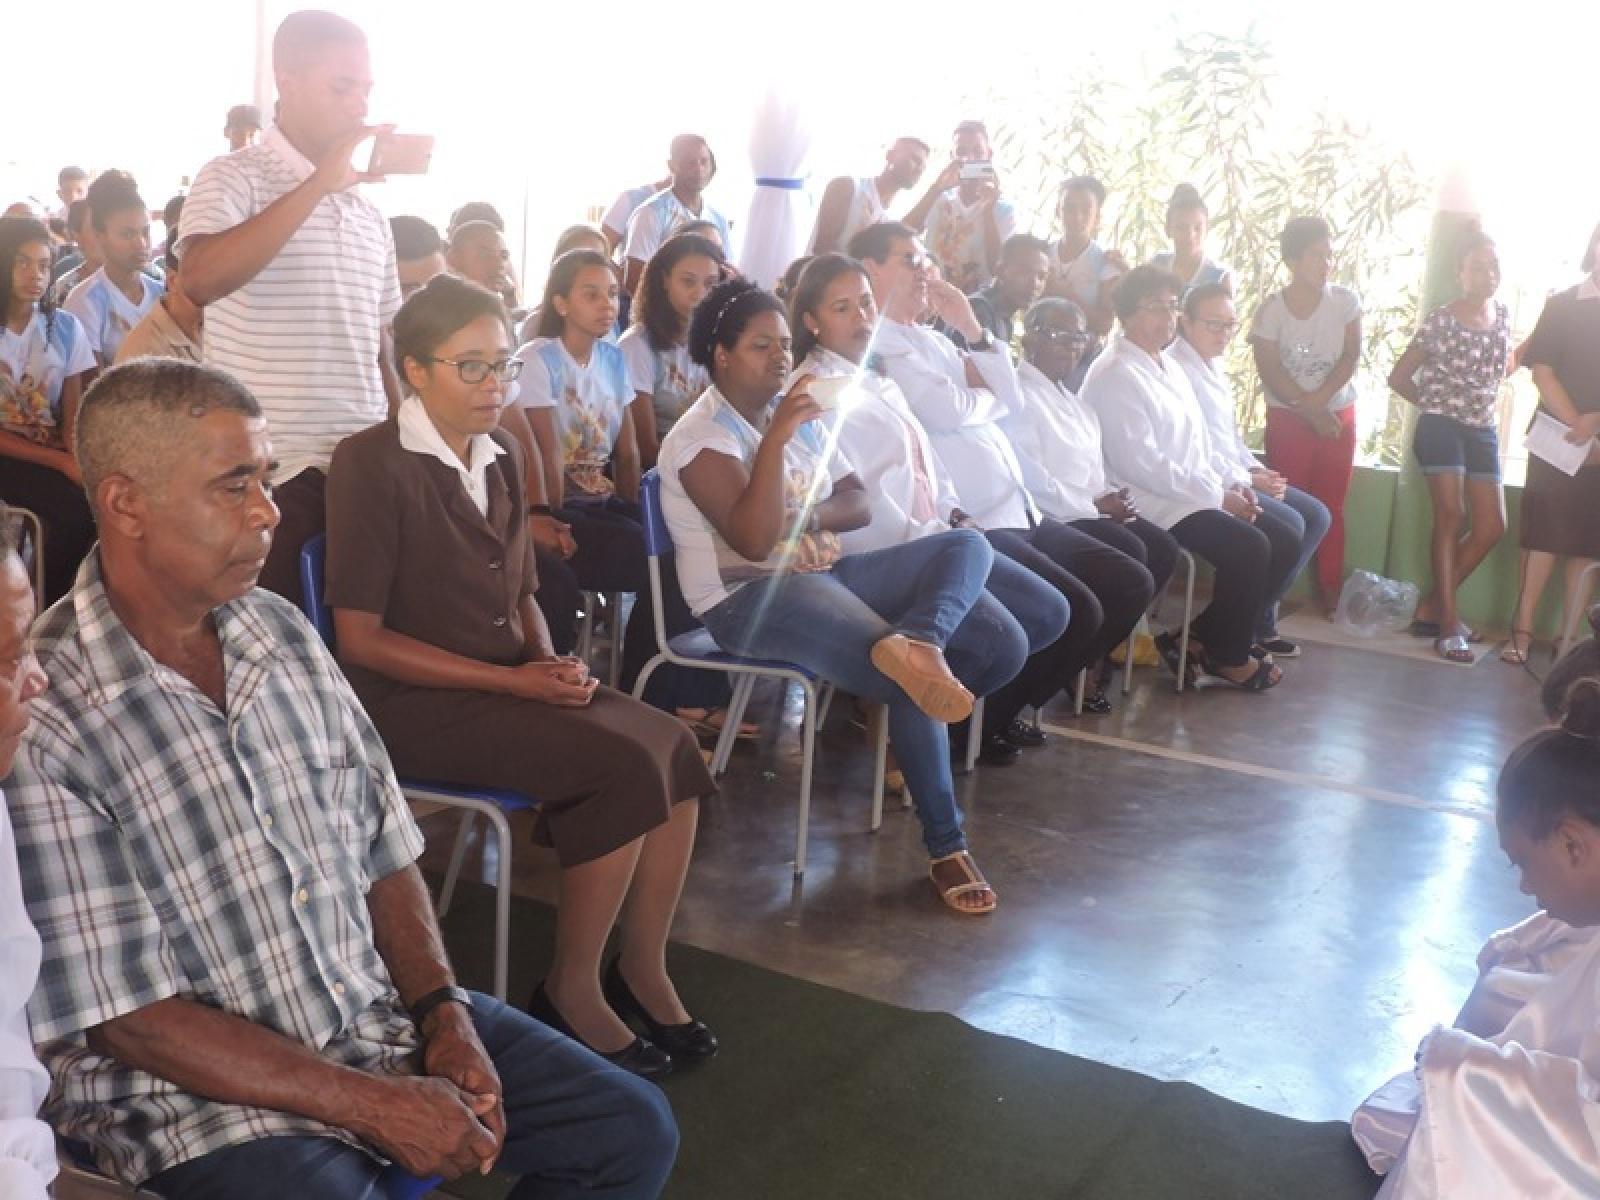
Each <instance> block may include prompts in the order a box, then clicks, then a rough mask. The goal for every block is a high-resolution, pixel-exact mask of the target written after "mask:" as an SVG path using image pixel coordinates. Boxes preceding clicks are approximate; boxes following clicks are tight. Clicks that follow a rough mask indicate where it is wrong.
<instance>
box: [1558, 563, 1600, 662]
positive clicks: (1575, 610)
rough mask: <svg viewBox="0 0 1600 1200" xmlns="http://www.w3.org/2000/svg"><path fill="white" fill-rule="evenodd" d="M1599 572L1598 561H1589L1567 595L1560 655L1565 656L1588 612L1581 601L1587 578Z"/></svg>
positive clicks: (1587, 587)
mask: <svg viewBox="0 0 1600 1200" xmlns="http://www.w3.org/2000/svg"><path fill="white" fill-rule="evenodd" d="M1596 574H1600V563H1590V564H1589V565H1588V566H1587V567H1585V568H1584V569H1583V570H1582V572H1581V573H1579V575H1578V582H1577V586H1576V587H1575V588H1574V589H1573V592H1572V595H1570V596H1568V597H1567V624H1566V628H1565V629H1563V630H1562V631H1561V657H1565V655H1566V653H1567V651H1568V650H1571V649H1572V643H1573V642H1575V641H1577V640H1578V629H1579V628H1580V627H1581V626H1582V624H1583V618H1584V615H1585V614H1586V613H1587V612H1588V605H1586V604H1584V603H1582V600H1583V597H1584V594H1585V593H1586V592H1587V591H1588V590H1589V580H1590V578H1591V577H1593V576H1594V575H1596Z"/></svg>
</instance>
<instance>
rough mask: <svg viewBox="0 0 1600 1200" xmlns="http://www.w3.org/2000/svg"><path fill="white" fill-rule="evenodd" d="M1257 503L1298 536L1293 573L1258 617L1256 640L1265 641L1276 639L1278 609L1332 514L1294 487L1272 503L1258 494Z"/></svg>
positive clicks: (1313, 552)
mask: <svg viewBox="0 0 1600 1200" xmlns="http://www.w3.org/2000/svg"><path fill="white" fill-rule="evenodd" d="M1256 500H1257V501H1258V502H1259V503H1260V505H1261V508H1262V511H1264V512H1268V513H1271V514H1272V515H1273V516H1275V517H1277V518H1278V519H1279V520H1280V521H1282V522H1284V524H1286V525H1289V526H1290V527H1291V528H1293V529H1294V530H1295V531H1296V532H1297V533H1299V535H1300V555H1299V557H1298V558H1296V559H1295V563H1294V569H1293V570H1291V571H1290V572H1289V576H1288V578H1287V579H1284V580H1283V581H1282V582H1281V583H1279V584H1278V585H1277V586H1276V587H1274V588H1273V589H1272V591H1271V592H1269V593H1268V594H1267V606H1266V608H1264V609H1263V610H1262V613H1261V627H1260V628H1259V629H1257V630H1256V640H1257V641H1265V640H1270V639H1272V638H1275V637H1277V636H1278V605H1279V604H1280V603H1281V602H1282V601H1283V598H1284V597H1285V596H1287V595H1288V594H1289V589H1290V588H1291V587H1293V586H1294V581H1295V580H1296V579H1299V578H1300V572H1302V571H1304V570H1305V569H1306V564H1307V563H1309V562H1310V561H1311V559H1312V557H1313V556H1314V555H1315V554H1316V552H1317V547H1318V546H1320V545H1321V544H1322V539H1323V538H1324V537H1326V536H1327V533H1328V526H1330V525H1331V524H1333V514H1332V513H1330V512H1329V511H1328V506H1327V505H1326V504H1324V503H1323V502H1322V501H1321V500H1318V499H1317V498H1316V497H1315V496H1313V495H1311V493H1309V492H1302V491H1301V490H1300V489H1299V488H1297V487H1291V488H1286V489H1285V490H1284V493H1283V499H1282V500H1274V499H1273V498H1272V497H1271V496H1268V495H1266V494H1265V493H1264V492H1257V493H1256Z"/></svg>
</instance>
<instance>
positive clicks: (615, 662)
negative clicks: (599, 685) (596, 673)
mask: <svg viewBox="0 0 1600 1200" xmlns="http://www.w3.org/2000/svg"><path fill="white" fill-rule="evenodd" d="M606 602H607V603H608V604H609V605H610V606H611V667H610V671H609V675H608V678H607V682H608V683H609V684H610V685H611V686H612V687H616V686H617V684H619V683H621V682H622V642H623V638H624V637H625V636H626V629H627V626H626V624H625V623H624V622H623V620H622V593H621V592H612V593H611V594H610V595H609V596H607V597H606Z"/></svg>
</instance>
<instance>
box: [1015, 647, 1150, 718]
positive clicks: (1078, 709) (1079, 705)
mask: <svg viewBox="0 0 1600 1200" xmlns="http://www.w3.org/2000/svg"><path fill="white" fill-rule="evenodd" d="M1128 654H1129V656H1130V657H1131V656H1132V654H1133V638H1132V637H1131V636H1130V637H1129V638H1128ZM1088 692H1089V668H1088V667H1085V668H1084V669H1083V670H1081V671H1079V672H1078V690H1077V694H1076V695H1074V696H1073V698H1072V712H1073V715H1074V716H1079V717H1081V716H1083V702H1084V699H1085V698H1086V697H1087V696H1088ZM1034 716H1035V720H1036V721H1037V717H1038V714H1037V713H1035V714H1034Z"/></svg>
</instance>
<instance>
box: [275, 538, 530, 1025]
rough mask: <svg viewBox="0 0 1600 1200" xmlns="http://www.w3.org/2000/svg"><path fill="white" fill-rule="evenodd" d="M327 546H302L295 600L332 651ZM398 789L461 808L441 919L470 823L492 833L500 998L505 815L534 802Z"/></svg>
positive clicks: (411, 783)
mask: <svg viewBox="0 0 1600 1200" xmlns="http://www.w3.org/2000/svg"><path fill="white" fill-rule="evenodd" d="M327 546H328V539H327V536H326V535H325V534H320V533H319V534H317V536H316V537H314V538H312V539H311V540H310V541H308V542H307V543H306V544H305V546H304V547H302V548H301V550H300V599H301V607H302V609H303V610H304V612H305V614H306V619H307V620H309V621H310V622H311V624H312V625H314V626H315V627H316V630H317V633H318V634H319V635H321V637H322V640H323V642H324V643H325V644H326V645H327V647H328V649H329V650H332V649H333V648H334V635H333V613H332V612H330V611H329V609H328V606H327V604H325V603H324V602H323V598H322V594H323V580H324V578H325V574H324V568H325V558H326V555H327ZM400 790H401V791H402V792H404V793H405V796H406V799H407V800H410V801H411V802H412V803H413V804H437V805H439V806H441V807H443V808H456V809H460V810H461V827H460V829H459V830H458V831H457V832H456V844H455V848H454V849H453V850H452V851H451V853H450V866H449V868H448V869H447V870H446V871H445V875H444V887H443V888H442V889H441V890H440V892H439V915H440V916H441V917H442V916H444V915H445V914H446V913H448V912H449V911H450V901H451V900H452V899H453V898H454V896H455V890H456V881H457V879H459V878H460V875H461V864H462V862H463V861H464V860H465V858H466V854H467V842H468V840H469V835H470V834H471V832H472V822H473V821H474V820H475V819H476V818H478V817H482V818H483V819H484V820H485V821H487V822H488V823H489V826H490V828H491V829H492V830H493V831H494V835H495V844H496V846H497V847H498V854H497V856H496V857H497V860H498V861H497V863H496V871H497V877H496V880H495V897H494V899H495V914H494V995H495V998H496V999H498V1000H504V999H505V998H506V977H507V971H508V960H509V957H510V938H511V825H510V823H509V822H507V820H506V816H507V814H508V813H514V812H526V811H529V810H532V809H534V808H537V807H538V801H536V800H534V799H532V798H530V797H528V796H525V795H523V794H522V793H521V792H513V791H506V790H502V789H499V788H458V787H451V786H449V785H447V784H439V783H426V782H423V781H421V780H416V779H402V780H401V781H400Z"/></svg>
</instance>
